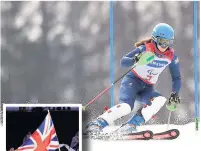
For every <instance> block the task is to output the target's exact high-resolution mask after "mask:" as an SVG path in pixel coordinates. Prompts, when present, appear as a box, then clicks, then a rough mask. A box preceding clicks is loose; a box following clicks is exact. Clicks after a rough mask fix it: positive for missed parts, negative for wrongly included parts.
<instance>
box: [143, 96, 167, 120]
mask: <svg viewBox="0 0 201 151" xmlns="http://www.w3.org/2000/svg"><path fill="white" fill-rule="evenodd" d="M166 100H167V99H166V98H165V97H163V96H158V97H156V98H154V99H153V100H152V104H151V105H150V106H147V107H146V108H143V109H142V110H141V114H142V116H143V117H144V119H145V122H147V121H149V120H150V119H151V117H152V116H153V115H155V114H156V113H157V112H158V111H159V110H160V109H161V108H162V107H163V105H164V104H165V102H166Z"/></svg>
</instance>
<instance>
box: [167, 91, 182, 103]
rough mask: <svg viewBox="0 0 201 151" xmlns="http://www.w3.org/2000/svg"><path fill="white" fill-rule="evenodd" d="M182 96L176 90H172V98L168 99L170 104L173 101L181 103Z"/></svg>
mask: <svg viewBox="0 0 201 151" xmlns="http://www.w3.org/2000/svg"><path fill="white" fill-rule="evenodd" d="M180 100H181V98H180V96H179V94H178V93H176V92H172V94H171V96H170V98H169V99H168V103H167V104H168V105H170V104H171V103H175V104H179V103H180Z"/></svg>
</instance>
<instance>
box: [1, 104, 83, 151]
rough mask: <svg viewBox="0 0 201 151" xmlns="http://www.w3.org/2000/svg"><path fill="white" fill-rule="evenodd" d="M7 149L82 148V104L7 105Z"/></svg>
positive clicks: (52, 150)
mask: <svg viewBox="0 0 201 151" xmlns="http://www.w3.org/2000/svg"><path fill="white" fill-rule="evenodd" d="M3 119H4V122H3V126H4V129H5V131H6V150H7V151H81V150H82V145H81V143H80V142H81V141H82V135H81V134H82V130H81V127H82V126H81V124H82V108H81V105H79V104H78V105H77V104H72V105H68V104H67V105H63V104H62V105H59V104H54V105H53V104H51V105H50V104H47V105H42V104H37V105H36V104H25V105H23V104H15V105H13V104H9V105H8V104H4V117H3Z"/></svg>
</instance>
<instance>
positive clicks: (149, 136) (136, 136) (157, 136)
mask: <svg viewBox="0 0 201 151" xmlns="http://www.w3.org/2000/svg"><path fill="white" fill-rule="evenodd" d="M179 135H180V132H179V130H177V129H171V130H168V131H165V132H160V133H153V132H152V131H150V130H145V131H140V132H136V133H130V134H119V133H115V132H113V133H110V134H109V133H103V132H99V133H89V134H83V138H90V139H95V140H173V139H176V138H177V137H178V136H179Z"/></svg>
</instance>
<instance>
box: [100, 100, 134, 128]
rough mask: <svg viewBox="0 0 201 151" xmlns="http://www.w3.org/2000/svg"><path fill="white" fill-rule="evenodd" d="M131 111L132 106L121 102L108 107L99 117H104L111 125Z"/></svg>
mask: <svg viewBox="0 0 201 151" xmlns="http://www.w3.org/2000/svg"><path fill="white" fill-rule="evenodd" d="M129 113H131V107H130V105H129V104H127V103H121V104H117V105H115V106H113V107H112V108H110V109H108V110H107V111H106V112H105V113H103V114H102V115H100V116H99V117H98V118H102V119H104V120H105V121H106V122H107V123H108V124H109V125H112V124H113V123H114V121H115V120H117V119H119V118H121V117H123V116H125V115H128V114H129Z"/></svg>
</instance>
